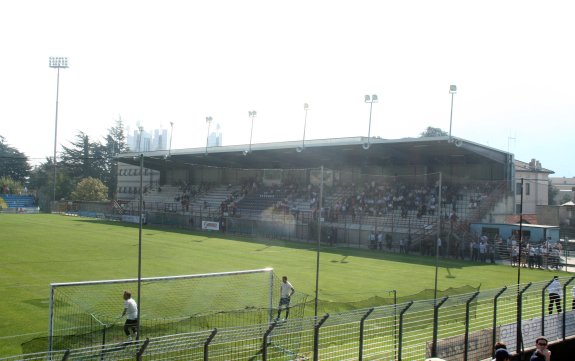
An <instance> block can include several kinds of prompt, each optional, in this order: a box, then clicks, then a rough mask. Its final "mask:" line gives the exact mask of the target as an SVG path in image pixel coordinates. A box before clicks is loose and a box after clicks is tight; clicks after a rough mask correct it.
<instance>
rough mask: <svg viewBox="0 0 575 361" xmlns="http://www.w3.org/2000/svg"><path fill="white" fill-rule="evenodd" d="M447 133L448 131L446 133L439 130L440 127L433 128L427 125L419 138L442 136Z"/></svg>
mask: <svg viewBox="0 0 575 361" xmlns="http://www.w3.org/2000/svg"><path fill="white" fill-rule="evenodd" d="M447 135H449V133H447V132H446V131H444V130H441V128H434V127H427V129H425V130H424V131H423V132H421V134H420V137H421V138H425V137H444V136H447Z"/></svg>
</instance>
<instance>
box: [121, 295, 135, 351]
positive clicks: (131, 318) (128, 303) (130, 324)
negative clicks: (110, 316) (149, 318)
mask: <svg viewBox="0 0 575 361" xmlns="http://www.w3.org/2000/svg"><path fill="white" fill-rule="evenodd" d="M122 316H127V318H126V322H125V323H124V333H125V334H126V336H128V341H132V336H131V335H130V330H131V331H132V333H134V335H135V336H136V338H137V336H138V305H137V304H136V301H134V299H133V298H132V293H131V292H130V291H124V312H122Z"/></svg>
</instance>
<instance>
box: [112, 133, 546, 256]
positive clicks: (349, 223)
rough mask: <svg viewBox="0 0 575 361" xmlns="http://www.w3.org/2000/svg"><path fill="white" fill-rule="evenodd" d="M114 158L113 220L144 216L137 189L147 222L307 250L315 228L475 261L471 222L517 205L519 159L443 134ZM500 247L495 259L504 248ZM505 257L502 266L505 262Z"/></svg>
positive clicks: (331, 236)
mask: <svg viewBox="0 0 575 361" xmlns="http://www.w3.org/2000/svg"><path fill="white" fill-rule="evenodd" d="M117 160H118V162H119V163H120V165H121V166H120V169H122V167H123V168H124V169H126V170H125V171H124V172H123V174H119V175H118V189H117V191H118V202H117V205H116V209H115V212H116V213H117V214H122V216H124V217H129V216H130V215H131V216H134V215H137V214H138V212H139V207H140V182H141V191H142V192H141V193H142V208H143V209H142V212H143V213H144V214H145V216H146V221H147V222H148V223H151V224H164V225H170V226H179V227H183V228H204V229H206V228H207V229H217V230H220V231H225V232H229V233H232V234H249V235H260V236H264V237H271V238H287V239H291V240H304V241H305V240H311V239H316V238H317V234H318V224H320V227H321V239H322V242H329V243H331V244H337V245H339V246H352V247H360V248H374V249H382V250H393V251H405V252H421V253H423V254H426V253H430V254H431V252H432V249H433V245H434V242H435V239H436V238H437V237H438V236H439V237H440V238H441V239H442V242H443V247H442V252H443V254H444V255H451V256H455V257H457V256H461V257H464V256H466V255H469V256H470V255H471V252H472V241H473V240H474V239H476V240H477V241H479V237H480V236H482V235H481V234H472V233H471V231H470V227H469V224H471V223H481V222H492V223H493V222H501V223H503V222H504V221H505V219H506V217H508V216H509V215H514V214H517V213H518V212H517V211H518V207H517V204H518V203H519V201H520V199H519V198H520V197H519V195H518V192H517V187H518V184H519V185H520V183H519V180H518V179H517V178H516V176H517V175H516V169H517V162H516V161H515V159H514V156H513V154H511V153H508V152H505V151H501V150H498V149H494V148H491V147H488V146H484V145H481V144H477V143H474V142H470V141H467V140H465V139H459V138H453V137H448V136H443V137H421V138H403V139H397V140H388V139H381V138H370V139H369V141H368V140H367V138H364V137H353V138H337V139H323V140H310V141H306V143H305V148H302V147H301V142H280V143H263V144H253V145H252V146H251V148H249V149H248V147H247V146H242V145H234V146H221V147H209V148H193V149H179V150H170V151H153V152H143V153H142V152H132V153H123V154H120V155H118V156H117ZM128 168H130V171H128V170H127V169H128ZM140 168H141V169H140ZM140 173H141V174H142V175H141V176H140ZM541 173H544V174H550V173H553V172H552V171H549V170H546V169H542V170H541ZM322 178H323V182H322V181H321V179H322ZM321 184H323V187H320V185H321ZM546 186H547V185H546V184H545V187H546ZM519 194H520V192H519ZM545 195H546V194H545ZM320 202H321V206H320ZM320 210H321V217H319V213H320ZM126 219H127V218H126ZM133 219H136V220H137V217H135V218H133ZM373 234H374V235H373ZM495 241H496V239H495V237H493V238H492V239H490V240H489V244H491V248H490V250H491V251H493V250H495V249H497V250H499V249H500V248H502V247H495V244H494V242H495ZM500 241H501V240H500ZM553 241H557V240H556V239H554V240H553ZM501 252H502V253H503V254H502V255H498V256H497V258H500V257H507V258H509V257H510V253H511V251H510V250H509V249H507V248H505V249H504V250H502V251H501Z"/></svg>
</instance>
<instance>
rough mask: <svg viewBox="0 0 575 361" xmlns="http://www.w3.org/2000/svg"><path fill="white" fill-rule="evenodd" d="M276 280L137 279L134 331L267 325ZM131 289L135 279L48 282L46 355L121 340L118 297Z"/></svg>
mask: <svg viewBox="0 0 575 361" xmlns="http://www.w3.org/2000/svg"><path fill="white" fill-rule="evenodd" d="M279 282H280V280H279V279H277V277H276V276H275V275H274V273H273V269H272V268H263V269H256V270H246V271H233V272H220V273H206V274H195V275H180V276H167V277H151V278H142V279H140V299H136V302H137V303H138V308H139V311H140V329H141V330H142V332H143V333H144V332H145V333H146V334H147V335H153V336H160V335H166V334H175V333H182V332H191V331H195V330H200V329H209V328H214V327H218V328H219V327H233V326H241V325H247V324H264V323H268V322H270V321H271V319H272V318H273V312H274V304H275V303H276V302H277V301H278V300H279ZM137 286H138V279H118V280H102V281H85V282H69V283H52V284H51V285H50V304H49V330H48V347H49V351H53V350H58V349H63V348H70V347H78V346H82V347H85V346H86V345H97V344H105V343H108V342H115V340H118V339H123V328H122V327H123V320H121V319H120V316H121V314H122V311H123V299H122V294H123V291H124V290H135V289H136V288H137ZM133 295H134V298H136V297H137V295H136V294H135V292H134V293H133Z"/></svg>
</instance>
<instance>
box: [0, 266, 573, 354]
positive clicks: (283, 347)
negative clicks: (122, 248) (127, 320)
mask: <svg viewBox="0 0 575 361" xmlns="http://www.w3.org/2000/svg"><path fill="white" fill-rule="evenodd" d="M559 280H560V282H561V283H562V284H563V295H564V297H562V299H561V302H562V310H561V312H553V313H552V314H549V313H548V308H547V306H548V294H547V290H546V289H547V286H548V284H549V282H548V281H543V282H537V283H528V284H521V285H513V286H509V287H504V288H501V289H493V290H487V291H481V292H473V293H469V294H463V295H457V296H451V297H444V298H441V299H437V300H424V301H410V302H407V303H402V304H395V305H388V306H381V307H373V308H369V309H360V310H353V311H347V312H341V313H334V314H325V315H323V316H320V317H318V318H315V317H305V318H293V319H289V320H287V321H285V322H272V323H269V324H260V325H252V326H242V327H234V328H225V329H213V330H205V331H201V332H193V333H185V334H177V335H170V336H163V337H154V338H149V339H145V340H141V341H138V342H125V343H124V342H117V343H108V344H106V345H102V346H95V347H89V348H82V349H72V350H61V351H54V352H51V353H36V354H28V355H19V356H11V357H6V358H1V359H0V360H2V361H17V360H29V361H44V360H46V361H47V360H87V359H89V360H262V361H265V360H286V359H289V360H337V361H340V360H364V359H365V360H372V359H382V360H383V359H386V360H387V359H394V360H421V359H424V358H426V357H441V358H444V359H449V360H452V359H458V360H479V359H485V358H488V357H490V356H491V355H492V350H493V346H494V344H495V342H497V341H501V342H504V343H506V344H507V348H508V350H509V351H511V352H522V351H523V349H524V348H528V347H531V346H532V345H534V342H535V339H536V338H537V337H538V336H540V335H545V336H546V337H547V338H548V339H549V341H560V340H565V338H566V337H568V336H573V335H575V317H574V316H575V311H574V310H573V309H572V307H571V304H572V301H573V299H572V296H571V295H572V293H571V292H570V288H572V287H573V284H575V282H574V280H575V276H574V277H561V278H560V279H559Z"/></svg>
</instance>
